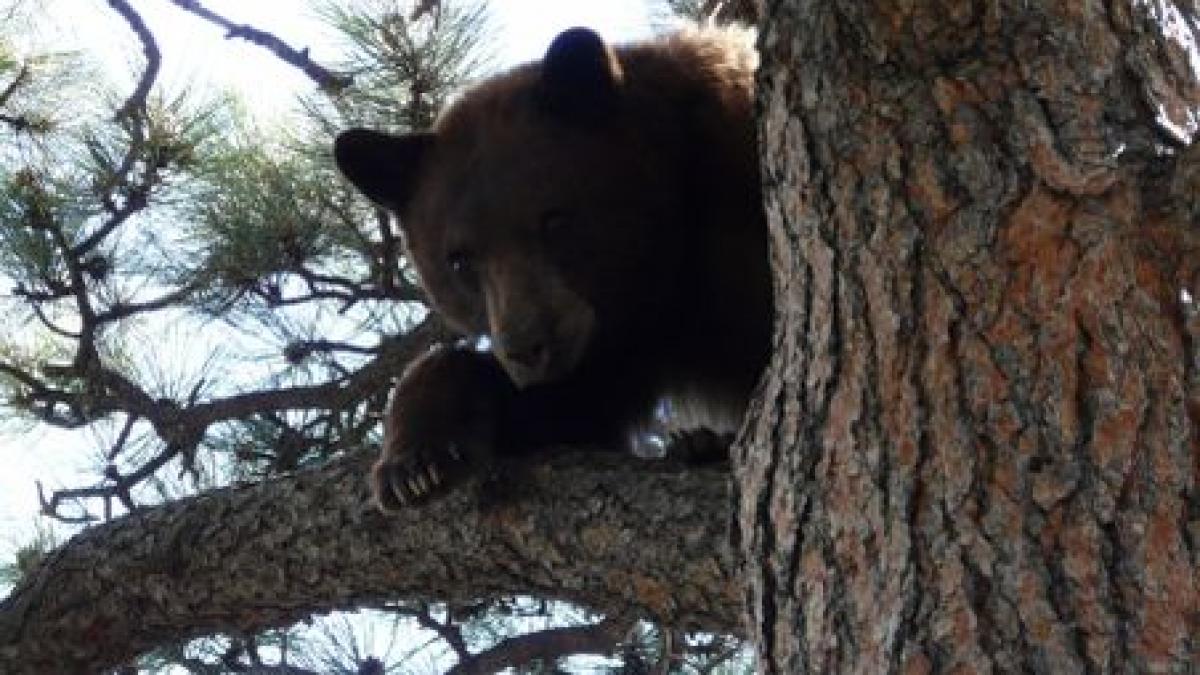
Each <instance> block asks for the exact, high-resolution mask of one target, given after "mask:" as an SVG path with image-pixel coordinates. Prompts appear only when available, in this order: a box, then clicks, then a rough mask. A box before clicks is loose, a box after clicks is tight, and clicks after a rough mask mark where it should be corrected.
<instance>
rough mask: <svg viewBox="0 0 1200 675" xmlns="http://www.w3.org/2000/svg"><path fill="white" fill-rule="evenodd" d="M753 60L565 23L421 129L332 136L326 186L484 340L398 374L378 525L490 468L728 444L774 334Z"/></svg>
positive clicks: (715, 38) (712, 45)
mask: <svg viewBox="0 0 1200 675" xmlns="http://www.w3.org/2000/svg"><path fill="white" fill-rule="evenodd" d="M755 60H756V57H755V54H754V51H753V49H752V47H751V46H750V45H749V43H748V40H747V39H746V36H745V34H744V33H743V32H738V31H735V30H729V29H726V30H716V29H709V30H693V31H686V32H680V33H676V34H673V35H668V36H664V37H660V38H657V39H653V40H650V41H648V42H644V43H640V44H632V45H628V46H622V47H617V48H613V47H610V46H609V45H607V44H606V43H605V42H604V41H603V40H601V38H600V37H599V36H598V35H596V34H595V33H594V32H592V31H590V30H587V29H582V28H577V29H572V30H568V31H566V32H564V33H562V34H561V35H559V36H558V37H557V38H556V39H555V40H554V41H553V43H552V44H551V45H550V47H549V49H548V51H547V53H546V55H545V58H544V59H543V60H542V61H541V62H540V63H533V64H528V65H525V66H521V67H518V68H516V69H514V70H512V71H510V72H508V73H506V74H502V75H499V76H497V77H493V78H491V79H489V80H486V81H484V82H482V83H480V84H478V85H477V86H475V87H473V88H471V89H470V90H469V91H467V92H465V93H464V94H463V95H462V96H461V98H459V99H458V100H457V101H456V102H455V103H453V105H451V106H450V107H449V108H448V109H447V110H446V111H445V112H444V113H443V114H442V115H441V117H440V118H439V120H438V121H437V123H436V125H435V127H434V129H433V130H432V131H430V132H428V133H414V134H408V135H402V136H394V135H388V134H383V133H378V132H374V131H368V130H362V129H356V130H350V131H346V132H345V133H343V134H341V135H340V136H339V137H338V139H337V141H336V144H335V149H334V154H335V157H336V160H337V163H338V166H339V167H340V169H341V171H342V172H343V173H344V174H345V175H346V176H347V177H348V178H349V179H350V181H351V182H353V183H354V184H355V185H356V186H357V187H358V188H359V189H360V190H361V191H362V192H364V193H365V194H366V195H367V196H368V197H370V198H371V199H372V200H374V201H375V202H377V203H379V204H381V205H383V206H384V207H386V208H388V209H390V210H392V211H394V212H395V213H396V214H397V215H398V216H399V220H400V224H401V229H402V231H403V234H404V242H405V246H406V248H407V252H408V255H409V258H410V259H411V261H412V262H413V263H414V265H415V267H416V270H417V272H418V274H419V276H420V279H421V282H422V284H423V286H424V287H425V289H426V290H427V292H428V295H429V298H430V300H431V301H432V303H433V305H434V309H435V310H436V311H438V312H440V313H441V314H442V316H444V317H445V319H446V321H447V322H448V323H449V324H450V325H451V326H452V327H454V328H456V329H457V330H459V331H461V332H462V333H463V334H464V335H466V336H482V337H485V338H486V340H481V341H480V342H483V343H490V344H488V345H487V346H486V347H480V346H478V345H476V343H472V342H468V341H463V342H460V343H459V344H457V345H454V346H442V347H438V348H436V349H434V350H433V351H431V352H430V353H429V354H427V355H426V356H425V357H423V358H421V359H419V360H418V361H416V362H415V363H413V364H412V365H410V366H409V368H408V369H407V371H406V372H405V373H404V375H403V377H401V379H400V381H399V383H398V385H397V388H396V391H395V393H394V394H393V397H392V401H391V403H390V408H389V412H388V413H387V417H386V419H385V425H384V445H383V454H382V458H381V459H380V460H379V462H378V463H377V465H376V466H375V469H374V472H373V483H372V484H373V489H374V493H375V497H376V499H377V501H378V503H379V505H380V506H381V507H382V508H384V509H385V510H386V509H395V508H398V507H400V506H403V505H408V504H416V503H421V502H424V501H426V500H428V499H429V498H430V497H432V496H434V495H437V494H439V493H441V492H443V491H444V490H445V489H446V488H448V487H450V486H452V485H454V484H456V483H458V482H460V481H461V480H462V479H463V478H464V477H466V476H468V475H471V474H475V473H479V472H480V471H481V470H482V469H483V468H484V467H486V466H487V465H488V463H489V462H490V461H491V459H492V458H493V457H495V456H497V455H513V454H520V453H525V452H529V451H532V450H536V449H547V448H553V447H556V446H564V445H569V446H575V447H585V448H587V447H592V448H614V447H625V446H627V444H629V443H630V442H633V443H634V444H635V445H636V444H637V443H641V442H644V441H645V439H646V438H650V439H651V440H652V441H654V440H656V438H658V437H656V436H655V435H654V433H657V432H654V433H651V435H649V436H648V435H647V434H648V432H651V431H652V430H656V429H657V430H662V429H663V428H672V429H678V428H683V427H689V426H697V427H704V428H707V429H711V430H714V431H716V432H717V433H720V434H724V433H726V432H731V431H732V430H733V429H734V428H736V427H735V425H736V424H737V423H738V421H739V420H740V418H741V416H742V414H743V412H744V410H745V408H746V404H747V401H748V399H749V397H750V396H751V392H752V389H753V388H754V386H755V383H756V381H757V379H758V376H759V374H760V372H761V370H762V369H763V366H764V364H765V362H766V359H767V356H768V352H769V345H770V331H771V311H772V310H771V287H770V275H769V267H768V257H767V243H766V227H765V223H764V218H763V213H762V206H761V201H760V191H759V179H758V159H757V148H756V145H755V136H754V129H753V123H752V108H753V106H752V79H753V70H754V67H755ZM664 425H665V426H664Z"/></svg>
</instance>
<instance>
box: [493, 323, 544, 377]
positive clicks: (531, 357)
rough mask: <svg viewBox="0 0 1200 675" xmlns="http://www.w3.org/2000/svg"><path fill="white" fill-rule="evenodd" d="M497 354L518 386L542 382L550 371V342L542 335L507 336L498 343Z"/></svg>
mask: <svg viewBox="0 0 1200 675" xmlns="http://www.w3.org/2000/svg"><path fill="white" fill-rule="evenodd" d="M496 355H497V356H499V357H500V363H501V365H503V366H504V369H505V370H506V371H508V375H509V377H511V378H512V380H513V382H514V383H516V385H517V386H518V387H524V386H526V385H529V384H534V383H536V382H541V381H543V380H545V379H546V377H547V376H548V375H549V372H550V362H551V360H552V359H551V353H550V343H549V342H548V341H547V340H546V339H545V338H544V337H540V336H534V335H529V336H522V337H518V338H513V337H507V336H506V337H505V338H504V339H501V340H498V341H497V344H496Z"/></svg>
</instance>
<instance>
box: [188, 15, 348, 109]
mask: <svg viewBox="0 0 1200 675" xmlns="http://www.w3.org/2000/svg"><path fill="white" fill-rule="evenodd" d="M171 2H173V3H174V4H175V5H176V6H178V7H180V8H182V9H184V10H186V11H188V12H191V13H192V14H195V15H196V16H198V17H200V18H201V19H204V20H205V21H208V22H209V23H213V24H216V25H217V26H220V27H221V28H222V29H224V30H225V31H226V35H225V37H227V38H241V39H243V40H246V41H247V42H251V43H253V44H256V45H258V46H259V47H262V48H264V49H267V50H269V51H271V52H272V53H273V54H275V55H276V56H278V57H279V58H280V59H282V60H283V61H285V62H286V63H289V64H291V65H293V66H295V67H297V68H299V69H300V70H301V71H303V72H304V74H305V75H307V76H308V77H309V79H311V80H312V81H313V82H316V83H317V86H318V87H320V88H321V89H322V90H324V91H330V92H336V91H339V90H341V89H344V88H345V87H347V86H349V85H350V83H351V81H352V80H351V78H350V77H349V76H347V75H340V74H338V73H334V72H332V71H330V70H328V69H326V68H324V67H323V66H321V65H319V64H317V63H316V62H314V61H313V60H312V59H311V58H310V57H309V55H308V48H305V49H301V50H297V49H295V48H294V47H292V46H290V45H288V44H287V43H286V42H284V41H283V40H280V39H279V38H277V37H275V36H274V35H272V34H271V33H268V32H266V31H264V30H260V29H258V28H255V27H253V26H249V25H245V24H237V23H234V22H233V21H230V20H229V19H227V18H225V17H223V16H221V15H220V14H217V13H216V12H214V11H212V10H210V9H208V8H207V7H204V6H203V5H201V4H200V2H199V0H171Z"/></svg>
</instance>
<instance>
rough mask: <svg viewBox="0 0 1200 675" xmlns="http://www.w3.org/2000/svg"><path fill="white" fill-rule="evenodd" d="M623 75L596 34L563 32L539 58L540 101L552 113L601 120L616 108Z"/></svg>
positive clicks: (578, 31)
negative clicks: (540, 60)
mask: <svg viewBox="0 0 1200 675" xmlns="http://www.w3.org/2000/svg"><path fill="white" fill-rule="evenodd" d="M622 78H623V74H622V72H621V63H620V61H618V60H617V55H616V52H614V51H613V50H612V48H611V47H609V46H608V45H607V44H605V43H604V40H603V39H601V37H600V36H599V35H597V34H596V32H595V31H593V30H591V29H588V28H571V29H569V30H566V31H563V32H562V33H560V34H559V36H558V37H556V38H554V41H553V42H551V43H550V48H549V49H547V50H546V56H545V58H544V59H542V76H541V90H540V94H541V102H542V104H543V105H544V106H545V108H546V109H547V110H548V111H549V112H550V113H552V114H555V115H559V116H563V117H567V118H573V119H583V120H597V119H603V118H604V117H605V116H606V115H607V114H609V113H610V112H611V111H612V109H613V108H614V107H615V105H616V102H617V95H618V92H619V89H620V86H621V80H622Z"/></svg>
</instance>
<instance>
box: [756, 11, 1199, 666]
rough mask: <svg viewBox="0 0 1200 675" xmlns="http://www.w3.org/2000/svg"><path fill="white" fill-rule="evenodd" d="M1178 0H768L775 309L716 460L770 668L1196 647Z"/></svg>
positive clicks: (1193, 354)
mask: <svg viewBox="0 0 1200 675" xmlns="http://www.w3.org/2000/svg"><path fill="white" fill-rule="evenodd" d="M1177 4H1178V5H1179V7H1176V6H1175V5H1173V4H1172V3H1170V2H1163V1H1160V0H1153V1H1151V2H1122V1H1114V2H1084V1H1082V0H1077V1H1076V0H1072V1H1057V0H1056V1H1037V0H1034V1H1030V0H999V1H994V2H970V1H966V0H962V1H955V0H944V1H932V0H918V1H917V2H896V1H895V0H829V1H823V2H812V1H811V0H780V1H778V2H774V3H769V6H768V7H767V9H766V12H767V16H766V17H765V20H764V24H763V25H764V29H763V33H762V35H761V38H760V39H761V44H762V49H763V63H764V67H763V69H762V71H760V85H761V86H760V102H761V113H762V115H761V126H760V131H761V137H762V140H763V143H764V156H765V160H764V168H763V170H764V182H765V186H766V190H767V194H766V200H767V204H766V206H767V211H768V216H769V221H770V228H771V237H772V247H773V250H772V262H773V265H774V269H775V277H776V294H777V297H776V304H777V309H778V312H779V320H778V324H777V330H776V344H775V358H774V361H773V363H772V364H771V366H770V368H769V370H768V374H767V376H766V378H765V380H764V383H763V386H762V389H761V399H762V400H761V409H760V410H758V411H757V414H756V415H754V414H752V416H751V422H750V423H749V424H748V427H747V430H746V433H745V434H744V438H743V439H742V442H741V444H740V446H739V448H738V450H737V452H736V457H735V466H736V471H737V485H738V492H739V497H738V529H739V533H740V543H741V554H742V555H741V566H742V571H743V573H744V574H745V576H746V580H747V583H748V588H747V596H746V597H747V604H748V610H749V617H750V625H749V630H750V632H751V634H752V636H753V638H754V639H755V641H756V642H757V645H758V654H759V657H760V659H761V667H762V669H763V671H765V672H770V673H788V674H791V673H800V672H822V673H824V672H869V673H876V672H894V671H904V672H912V673H921V672H931V671H937V672H944V671H952V670H956V671H961V672H988V671H1000V672H1016V671H1026V672H1028V671H1033V672H1054V673H1071V672H1134V671H1152V672H1195V671H1196V670H1200V637H1198V636H1200V580H1198V572H1197V570H1198V569H1200V489H1198V482H1200V449H1198V448H1200V443H1198V440H1197V427H1198V422H1200V395H1198V388H1197V366H1198V365H1200V352H1198V350H1197V345H1198V344H1200V342H1197V331H1198V330H1200V321H1198V319H1197V305H1196V304H1195V301H1194V299H1195V298H1197V297H1198V294H1200V276H1197V264H1198V263H1200V257H1198V256H1197V253H1200V251H1197V248H1198V247H1197V234H1198V230H1197V220H1196V216H1195V215H1194V213H1193V211H1194V209H1195V206H1194V205H1195V204H1196V203H1197V200H1196V198H1195V197H1194V195H1195V194H1197V193H1196V190H1194V189H1192V187H1193V186H1194V185H1200V184H1198V183H1196V181H1194V180H1193V176H1194V175H1195V174H1196V159H1195V158H1194V157H1191V156H1189V155H1191V154H1195V153H1180V152H1177V151H1167V150H1166V148H1170V147H1174V148H1175V149H1176V150H1178V148H1180V147H1182V146H1183V145H1184V143H1183V142H1182V141H1183V140H1184V139H1186V138H1187V137H1188V136H1189V135H1190V129H1191V126H1194V122H1193V121H1192V112H1191V111H1194V110H1196V104H1197V103H1198V102H1200V91H1198V89H1197V84H1196V81H1195V79H1194V78H1195V73H1193V72H1192V70H1191V69H1190V64H1189V61H1188V58H1189V55H1188V54H1187V53H1186V51H1185V49H1184V48H1185V47H1187V46H1188V44H1189V41H1192V42H1191V43H1190V44H1191V45H1192V46H1194V41H1193V40H1194V37H1195V35H1196V32H1195V29H1194V27H1195V26H1196V24H1195V23H1194V21H1195V9H1194V7H1193V6H1192V5H1191V4H1190V3H1187V4H1186V7H1185V6H1184V5H1185V3H1177ZM1185 18H1186V19H1188V20H1187V21H1185V20H1184V19H1185ZM1189 21H1190V23H1189ZM1172 31H1173V32H1172ZM1192 58H1194V55H1192ZM1156 115H1159V116H1161V117H1160V118H1159V119H1158V120H1157V121H1156Z"/></svg>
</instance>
